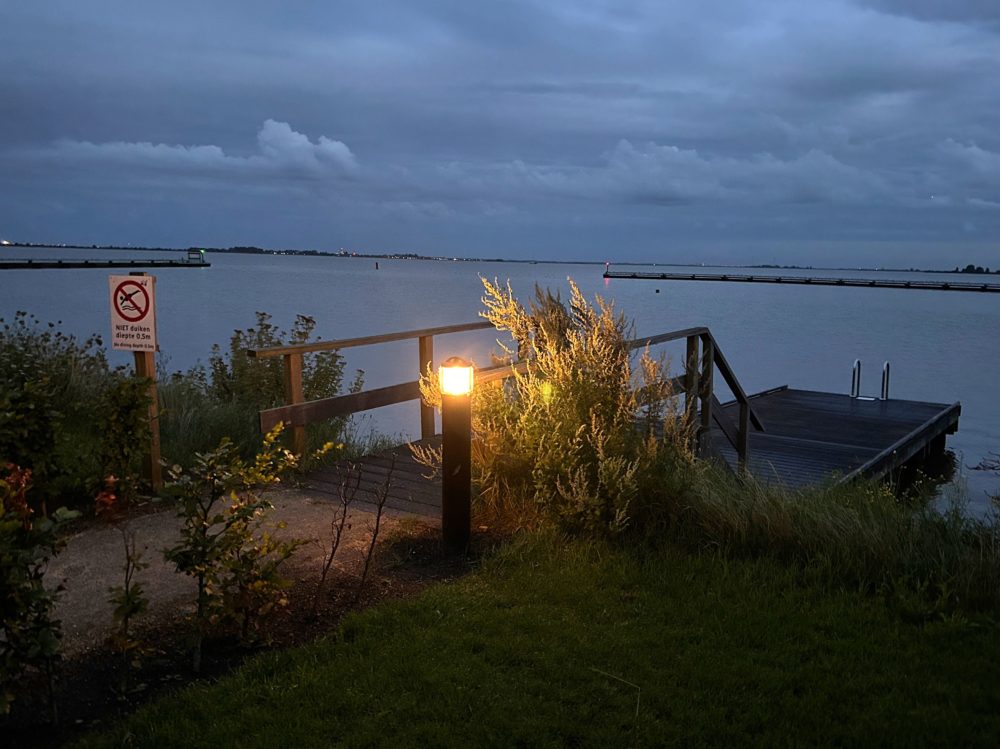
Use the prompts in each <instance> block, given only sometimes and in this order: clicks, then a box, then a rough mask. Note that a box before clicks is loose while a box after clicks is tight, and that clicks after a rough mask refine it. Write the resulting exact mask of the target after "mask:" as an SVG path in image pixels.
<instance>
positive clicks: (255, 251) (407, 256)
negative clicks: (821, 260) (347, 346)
mask: <svg viewBox="0 0 1000 749" xmlns="http://www.w3.org/2000/svg"><path fill="white" fill-rule="evenodd" d="M8 247H10V248H15V247H17V248H35V249H38V248H45V249H67V250H114V251H135V252H187V251H189V250H203V251H204V252H212V253H219V254H222V255H227V254H228V255H298V256H303V257H355V258H358V257H361V258H371V259H373V260H436V261H439V262H441V261H447V262H462V263H521V264H528V265H613V266H622V265H624V266H649V267H665V268H692V267H695V268H747V269H755V270H757V269H760V270H833V271H865V272H869V273H960V274H966V275H976V276H980V275H991V276H992V275H1000V269H997V270H992V271H991V270H990V269H989V268H988V267H986V268H983V267H981V266H976V265H973V264H971V263H970V264H967V265H966V266H965V267H958V266H956V267H955V268H954V269H950V270H949V269H943V268H860V267H854V268H849V267H832V266H822V265H776V264H772V263H759V264H755V265H732V264H725V263H643V262H635V261H621V262H613V263H605V262H601V261H600V260H517V259H513V258H501V257H492V258H486V257H453V256H448V255H421V254H418V253H415V252H383V253H375V252H355V251H352V250H338V251H337V252H330V251H328V250H294V249H282V250H272V249H266V248H263V247H253V246H247V247H243V246H235V247H123V246H121V245H95V244H88V245H84V244H44V243H40V242H11V243H7V244H3V245H0V249H5V248H8Z"/></svg>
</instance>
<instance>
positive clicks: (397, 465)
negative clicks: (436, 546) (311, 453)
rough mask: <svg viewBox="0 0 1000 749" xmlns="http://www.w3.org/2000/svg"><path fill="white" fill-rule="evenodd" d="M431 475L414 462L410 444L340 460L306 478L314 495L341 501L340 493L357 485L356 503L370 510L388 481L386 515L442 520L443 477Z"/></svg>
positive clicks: (432, 443)
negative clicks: (352, 458)
mask: <svg viewBox="0 0 1000 749" xmlns="http://www.w3.org/2000/svg"><path fill="white" fill-rule="evenodd" d="M416 444H420V445H425V446H440V444H441V438H440V437H439V436H438V437H434V438H432V439H429V440H421V441H420V442H418V443H416ZM394 456H395V457H394ZM430 473H431V471H430V469H429V468H427V466H424V465H421V464H420V463H418V462H417V461H416V459H414V457H413V452H412V451H411V450H410V445H409V443H407V444H403V445H399V446H398V447H394V448H392V449H389V450H383V451H381V452H378V453H375V454H373V455H366V456H364V457H362V458H357V459H355V460H341V461H338V462H337V463H335V464H334V465H332V466H329V467H326V468H323V469H321V470H319V471H315V472H313V473H310V474H309V475H308V476H307V477H306V484H307V485H308V487H309V488H310V489H311V490H312V491H313V492H315V493H317V494H320V495H324V496H327V497H329V498H330V500H331V501H334V502H340V497H341V492H342V491H348V492H349V491H351V490H352V489H351V487H353V486H354V485H355V482H357V493H356V494H355V496H354V501H355V502H357V503H358V506H359V507H363V508H365V509H370V508H371V507H373V506H374V505H375V504H376V502H377V499H378V495H379V493H380V492H381V491H384V490H385V487H386V482H387V481H388V482H389V483H388V495H387V496H386V501H385V508H386V512H387V513H389V514H392V515H402V516H411V517H420V518H423V519H426V520H434V519H438V520H439V519H440V518H441V477H440V475H436V476H434V477H432V478H428V476H429V475H430ZM359 474H360V476H359ZM359 478H360V480H359Z"/></svg>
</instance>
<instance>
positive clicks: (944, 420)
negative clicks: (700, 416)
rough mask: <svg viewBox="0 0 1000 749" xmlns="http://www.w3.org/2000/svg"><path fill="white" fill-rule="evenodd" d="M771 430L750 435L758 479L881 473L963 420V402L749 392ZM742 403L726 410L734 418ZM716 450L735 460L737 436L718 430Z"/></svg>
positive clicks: (797, 482)
mask: <svg viewBox="0 0 1000 749" xmlns="http://www.w3.org/2000/svg"><path fill="white" fill-rule="evenodd" d="M750 398H751V399H752V400H753V403H754V406H755V407H756V409H757V410H758V412H759V413H760V414H761V415H762V416H763V418H764V420H765V421H766V422H767V425H768V431H767V432H766V433H765V432H751V433H750V462H749V469H750V472H751V473H752V474H753V475H754V476H756V477H757V478H758V479H759V480H761V481H765V482H769V483H771V482H773V483H780V484H784V485H786V486H791V487H796V486H804V485H808V484H816V483H822V482H823V481H826V480H829V479H830V477H831V475H834V474H837V475H839V476H840V480H842V481H848V480H851V479H852V478H854V477H856V476H868V477H872V478H879V477H881V476H883V475H885V474H886V473H888V472H891V471H893V470H895V469H896V468H898V467H900V466H901V465H902V464H903V463H905V462H906V461H907V460H909V459H910V458H912V457H913V456H915V455H916V454H917V453H919V452H920V451H921V450H923V449H924V448H925V447H927V445H929V444H930V443H931V442H932V441H933V440H934V439H936V438H938V437H940V436H941V435H943V434H950V433H953V432H954V431H955V429H956V428H957V426H958V419H959V415H960V413H961V407H960V406H959V404H957V403H956V404H952V405H947V404H943V403H924V402H920V401H907V400H887V401H878V400H866V399H857V398H851V397H850V396H847V395H839V394H835V393H820V392H815V391H808V390H791V389H788V388H777V389H774V390H770V391H765V392H763V393H758V394H756V395H753V396H750ZM739 407H740V406H739V404H738V403H736V402H732V403H727V404H725V405H723V406H722V407H721V408H722V410H724V411H725V412H726V415H727V416H728V417H729V418H734V417H735V416H736V415H737V414H738V413H739ZM711 444H712V447H713V449H714V452H715V453H716V454H719V455H721V456H723V457H724V459H725V460H726V462H727V463H728V464H729V465H730V466H732V467H735V466H736V450H735V449H734V447H733V445H732V443H731V440H730V436H729V435H726V434H725V433H724V432H723V430H722V429H720V428H719V427H718V426H714V427H713V429H712V432H711Z"/></svg>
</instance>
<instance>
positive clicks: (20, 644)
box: [0, 463, 77, 720]
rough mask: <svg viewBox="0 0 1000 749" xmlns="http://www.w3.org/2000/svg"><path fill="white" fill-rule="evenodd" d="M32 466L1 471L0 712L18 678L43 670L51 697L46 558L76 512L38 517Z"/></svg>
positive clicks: (52, 629) (51, 624)
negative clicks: (32, 504)
mask: <svg viewBox="0 0 1000 749" xmlns="http://www.w3.org/2000/svg"><path fill="white" fill-rule="evenodd" d="M30 487H31V471H30V470H29V469H26V468H20V467H19V466H16V465H14V464H11V463H7V464H6V465H4V467H3V469H2V470H0V601H3V608H2V609H0V611H2V614H0V617H2V618H0V684H2V689H0V713H6V712H8V711H9V710H10V706H11V703H12V702H13V701H14V698H15V696H16V692H15V687H16V684H17V682H18V680H19V679H20V678H21V677H22V676H23V675H24V673H25V672H26V671H28V670H30V669H40V670H42V671H44V672H45V673H46V675H47V677H48V680H49V701H50V707H51V709H52V713H53V720H54V719H55V702H54V700H53V699H52V682H53V663H54V662H55V661H56V659H57V658H58V656H59V638H60V636H61V631H60V626H59V622H58V621H56V620H54V619H53V618H52V604H53V601H54V597H55V593H54V592H53V591H50V590H47V589H46V588H45V585H44V583H43V578H44V576H45V569H46V567H47V566H48V562H49V560H50V559H51V558H52V557H53V556H55V555H56V554H58V553H59V551H60V550H61V549H62V547H63V545H64V542H63V540H62V539H61V538H60V535H59V533H60V530H61V529H62V527H63V526H64V525H65V524H66V523H67V522H69V521H70V520H72V519H73V518H75V517H76V516H77V514H76V513H73V512H70V511H68V510H65V509H63V508H60V509H58V510H56V511H55V512H54V513H52V515H51V516H50V517H36V516H35V513H34V512H33V511H32V509H31V508H30V507H29V505H28V492H29V489H30Z"/></svg>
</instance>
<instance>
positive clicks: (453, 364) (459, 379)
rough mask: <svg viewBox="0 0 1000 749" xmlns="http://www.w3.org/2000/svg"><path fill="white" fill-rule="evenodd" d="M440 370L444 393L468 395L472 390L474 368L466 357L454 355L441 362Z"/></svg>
mask: <svg viewBox="0 0 1000 749" xmlns="http://www.w3.org/2000/svg"><path fill="white" fill-rule="evenodd" d="M439 372H440V377H441V392H442V393H443V394H444V395H468V394H469V393H471V392H472V381H473V376H474V368H473V366H472V364H470V363H469V362H467V361H466V360H465V359H462V358H460V357H457V356H452V357H451V358H449V359H447V360H446V361H445V362H444V363H443V364H441V369H440V370H439Z"/></svg>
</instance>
